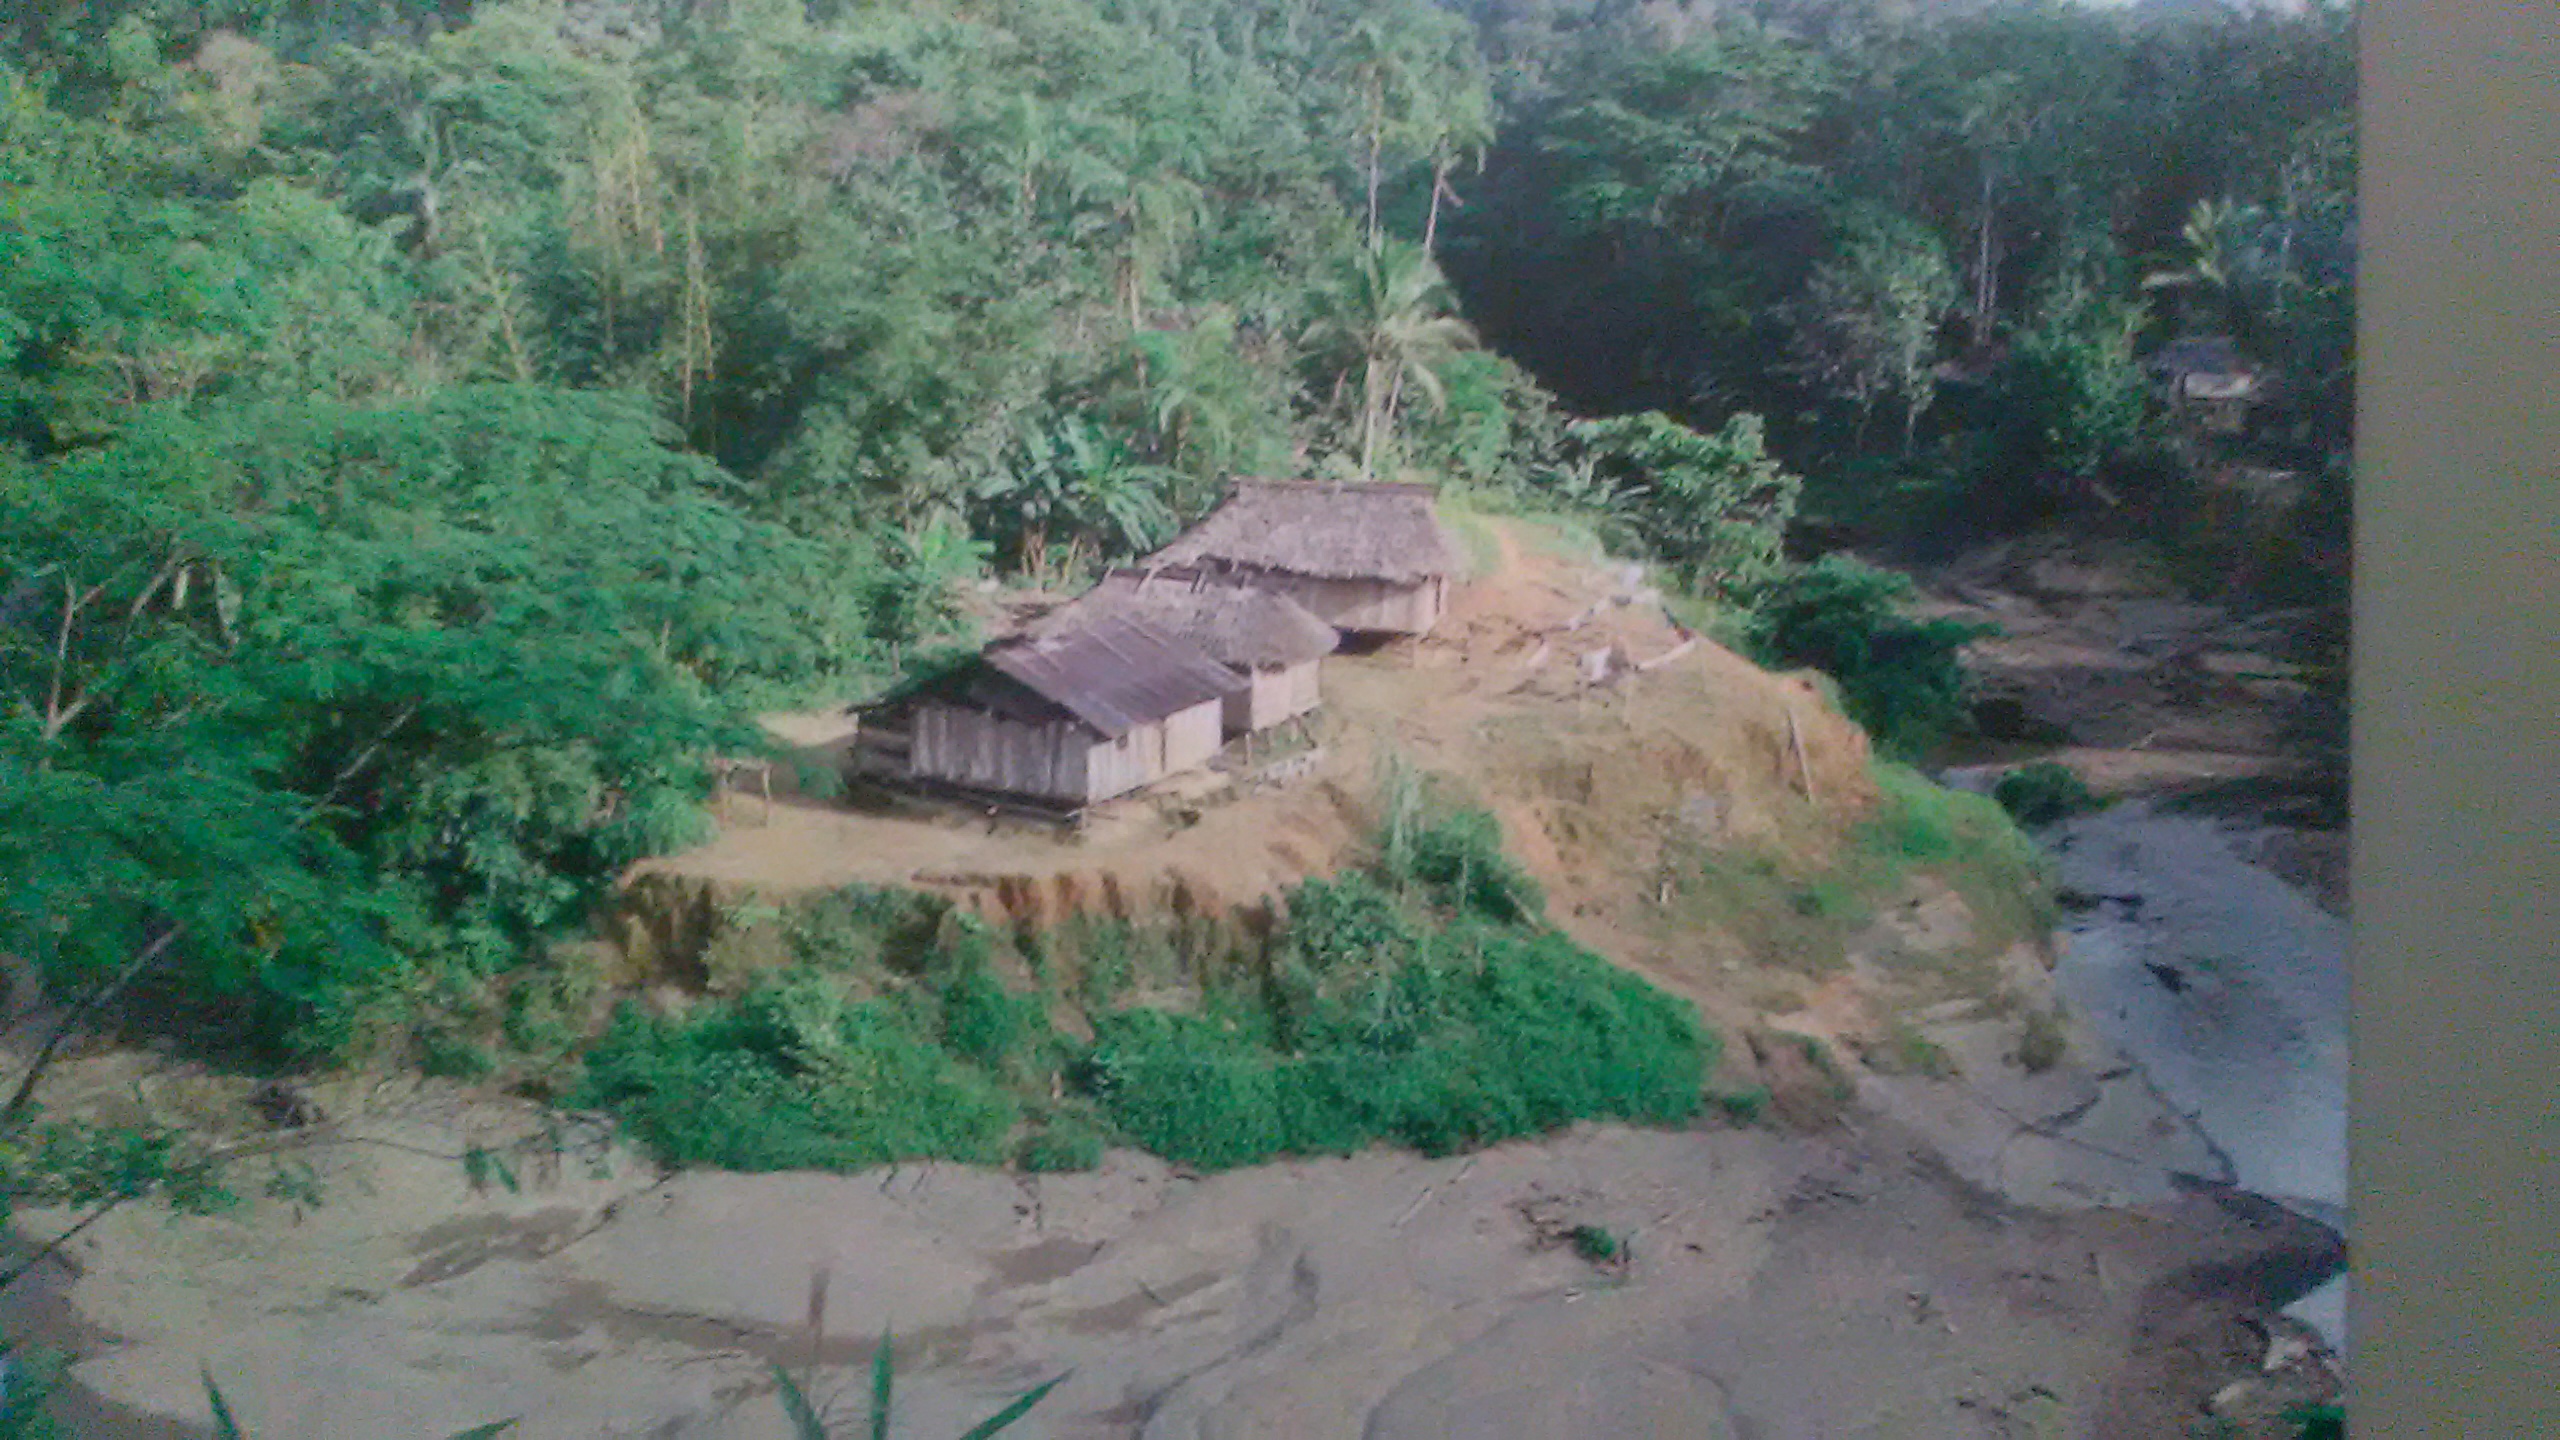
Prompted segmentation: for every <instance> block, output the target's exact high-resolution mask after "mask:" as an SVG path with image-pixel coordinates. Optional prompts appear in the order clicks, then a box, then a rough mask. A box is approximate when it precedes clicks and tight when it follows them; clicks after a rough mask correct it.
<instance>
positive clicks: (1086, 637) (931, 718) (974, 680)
mask: <svg viewBox="0 0 2560 1440" xmlns="http://www.w3.org/2000/svg"><path fill="white" fill-rule="evenodd" d="M1248 688H1249V685H1248V682H1247V681H1245V680H1244V679H1243V678H1241V677H1239V676H1238V675H1236V673H1235V672H1234V671H1232V670H1229V669H1228V668H1227V667H1226V666H1224V665H1221V664H1219V663H1218V662H1217V661H1215V660H1212V659H1210V658H1209V657H1208V656H1207V655H1205V654H1203V653H1201V651H1200V649H1199V647H1197V646H1195V645H1192V644H1190V643H1189V642H1187V641H1184V640H1182V639H1180V638H1178V637H1176V636H1173V635H1170V634H1167V633H1165V632H1164V631H1163V630H1161V629H1159V628H1157V627H1156V626H1153V625H1150V624H1148V623H1146V622H1145V621H1143V620H1139V619H1136V618H1133V617H1130V616H1127V615H1117V614H1099V615H1094V616H1091V617H1089V618H1087V619H1086V620H1084V621H1083V622H1081V623H1078V624H1075V625H1071V626H1063V627H1059V628H1057V629H1056V630H1054V631H1052V632H1050V633H1047V634H1043V635H1038V636H1034V637H1030V638H1026V639H1020V640H1012V641H1007V642H1004V643H1001V644H997V645H991V646H989V647H987V649H986V651H985V652H984V653H983V654H981V655H980V656H979V657H978V659H977V660H976V661H975V662H974V663H972V664H970V665H969V666H967V667H965V668H963V669H961V670H960V671H958V672H956V673H954V674H952V675H950V676H947V677H944V678H943V679H942V680H940V681H938V682H936V683H935V684H933V685H930V686H927V687H925V688H924V689H922V690H920V691H919V692H917V693H916V694H915V696H914V697H913V698H912V699H911V700H910V701H909V703H908V705H907V707H906V709H907V720H908V736H907V773H908V775H909V776H910V777H912V778H915V779H919V780H933V781H940V782H943V783H946V784H952V785H961V786H966V787H968V788H971V789H975V790H987V791H993V792H996V793H999V794H1007V795H1022V796H1030V797H1033V798H1036V799H1040V800H1046V801H1051V802H1064V803H1068V804H1073V805H1078V806H1082V805H1089V804H1092V803H1094V802H1096V801H1101V800H1108V799H1110V798H1111V797H1113V796H1115V795H1125V794H1127V793H1128V792H1130V791H1132V790H1135V789H1138V788H1139V787H1140V786H1143V785H1147V784H1149V783H1151V782H1153V781H1156V780H1159V779H1162V778H1163V777H1165V776H1167V775H1171V774H1175V773H1178V772H1180V771H1184V770H1190V769H1194V768H1196V767H1198V766H1201V765H1205V764H1207V763H1208V761H1209V759H1210V757H1211V756H1213V755H1215V754H1217V753H1218V748H1219V746H1220V745H1221V744H1222V743H1223V742H1224V739H1225V736H1224V733H1223V728H1222V720H1223V716H1224V713H1225V710H1226V706H1227V700H1228V697H1229V696H1232V695H1236V694H1239V693H1242V692H1244V691H1246V690H1247V689H1248Z"/></svg>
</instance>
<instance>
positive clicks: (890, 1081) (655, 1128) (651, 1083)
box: [573, 977, 1018, 1171]
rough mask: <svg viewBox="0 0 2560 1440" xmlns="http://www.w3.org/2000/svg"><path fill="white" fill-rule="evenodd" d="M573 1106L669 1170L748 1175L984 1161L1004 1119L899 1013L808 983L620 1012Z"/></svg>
mask: <svg viewBox="0 0 2560 1440" xmlns="http://www.w3.org/2000/svg"><path fill="white" fill-rule="evenodd" d="M573 1103H576V1104H579V1105H582V1106H586V1107H589V1108H594V1109H600V1110H605V1111H609V1112H611V1113H613V1114H614V1115H616V1116H618V1117H620V1118H621V1119H622V1121H623V1122H624V1123H625V1124H627V1125H628V1126H630V1127H631V1129H632V1131H633V1132H634V1133H635V1134H636V1135H637V1136H638V1137H639V1138H640V1140H641V1141H642V1142H643V1143H645V1144H647V1145H648V1146H649V1147H650V1148H651V1149H652V1150H653V1151H654V1152H656V1154H657V1155H658V1156H659V1158H660V1159H661V1160H663V1161H664V1162H665V1163H667V1164H669V1165H678V1166H710V1167H715V1168H719V1169H725V1170H749V1171H754V1170H799V1169H818V1170H852V1169H860V1168H862V1167H864V1166H868V1165H877V1164H884V1163H887V1162H889V1161H893V1160H909V1159H944V1160H964V1161H975V1162H990V1161H993V1160H996V1159H998V1158H1000V1156H1001V1155H1002V1153H1003V1150H1002V1146H1003V1140H1004V1137H1005V1135H1006V1133H1007V1132H1008V1131H1009V1130H1010V1129H1011V1128H1012V1126H1013V1123H1014V1120H1015V1117H1016V1114H1017V1113H1018V1112H1017V1107H1016V1104H1015V1102H1014V1101H1013V1099H1012V1098H1011V1097H1010V1096H1008V1095H1007V1094H1005V1093H1004V1092H1003V1091H1002V1090H1000V1089H999V1088H997V1086H996V1085H995V1084H994V1083H993V1082H991V1081H990V1080H989V1079H988V1078H987V1077H985V1076H984V1075H982V1074H979V1073H977V1072H974V1071H972V1070H970V1069H969V1068H967V1067H966V1066H964V1065H963V1064H961V1063H960V1062H959V1061H958V1060H957V1059H956V1058H955V1057H954V1056H953V1055H952V1054H951V1053H950V1052H948V1051H946V1050H944V1049H942V1048H940V1047H938V1046H936V1045H935V1044H934V1043H933V1042H932V1041H931V1040H930V1039H928V1038H927V1037H926V1036H924V1035H922V1034H919V1033H918V1032H917V1031H916V1029H915V1028H914V1026H913V1022H912V1021H911V1020H910V1019H909V1018H908V1017H907V1016H906V1015H905V1014H903V1013H901V1011H900V1008H899V1007H896V1006H893V1005H889V1004H886V1003H883V1002H879V1001H872V1002H865V1003H860V1004H856V1003H852V1002H849V1001H847V1000H846V999H845V998H844V997H843V996H842V995H841V994H840V993H838V992H837V991H835V990H833V989H832V988H830V987H828V986H827V985H825V984H823V983H817V982H815V981H813V980H812V979H811V978H809V977H798V978H793V979H789V980H783V981H778V982H772V983H768V984H767V985H765V986H763V987H760V988H758V989H756V990H754V991H751V992H749V993H748V994H747V995H746V996H744V997H742V998H740V999H738V1000H736V1001H726V1002H711V1003H706V1004H704V1005H702V1006H700V1007H698V1008H697V1009H696V1010H695V1011H693V1012H692V1013H690V1014H688V1015H686V1016H684V1017H682V1018H679V1019H659V1018H655V1017H652V1016H649V1015H647V1014H645V1013H643V1012H641V1011H640V1010H639V1009H638V1008H637V1007H636V1006H629V1005H626V1006H625V1007H624V1008H623V1010H622V1012H621V1013H620V1014H619V1015H618V1016H616V1018H615V1021H614V1024H613V1028H612V1029H611V1030H610V1031H608V1032H607V1033H606V1035H605V1037H604V1039H603V1041H602V1042H600V1043H599V1044H598V1045H597V1047H596V1049H595V1050H594V1051H593V1052H592V1053H590V1054H589V1056H588V1057H587V1074H586V1078H585V1081H584V1083H583V1084H582V1085H581V1086H580V1088H579V1090H578V1092H577V1094H576V1096H575V1099H574V1101H573Z"/></svg>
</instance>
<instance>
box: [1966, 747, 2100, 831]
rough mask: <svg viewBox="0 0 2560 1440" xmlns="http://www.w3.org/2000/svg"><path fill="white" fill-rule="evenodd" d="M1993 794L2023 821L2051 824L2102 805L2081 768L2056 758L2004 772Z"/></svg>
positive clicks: (2011, 814) (2013, 817)
mask: <svg viewBox="0 0 2560 1440" xmlns="http://www.w3.org/2000/svg"><path fill="white" fill-rule="evenodd" d="M1991 798H1992V799H1993V800H1995V801H1997V802H1998V803H1999V806H2000V808H2001V809H2003V810H2006V811H2008V812H2009V818H2011V819H2013V820H2015V821H2017V822H2018V823H2019V824H2021V825H2050V824H2052V823H2054V822H2055V821H2057V820H2066V819H2069V818H2070V817H2071V816H2074V815H2078V814H2081V813H2082V812H2084V811H2089V810H2095V809H2097V808H2098V806H2099V800H2098V797H2097V796H2095V795H2093V794H2091V793H2090V792H2089V787H2088V785H2087V784H2086V783H2085V782H2083V781H2082V780H2081V778H2080V774H2079V772H2078V771H2076V770H2073V769H2072V768H2071V767H2070V766H2068V765H2064V764H2061V763H2059V762H2057V761H2052V760H2039V761H2037V762H2036V763H2034V764H2032V765H2021V766H2019V767H2018V768H2017V769H2015V770H2012V771H2009V772H2008V773H2007V774H2005V775H2002V776H2001V777H2000V778H1999V780H1998V781H1997V782H1995V783H1994V784H1993V785H1992V787H1991Z"/></svg>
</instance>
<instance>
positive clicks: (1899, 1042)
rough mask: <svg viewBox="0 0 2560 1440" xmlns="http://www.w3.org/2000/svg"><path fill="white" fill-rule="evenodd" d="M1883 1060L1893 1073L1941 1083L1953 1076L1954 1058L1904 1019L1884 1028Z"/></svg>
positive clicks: (1944, 1048)
mask: <svg viewBox="0 0 2560 1440" xmlns="http://www.w3.org/2000/svg"><path fill="white" fill-rule="evenodd" d="M1883 1058H1884V1060H1885V1062H1886V1064H1885V1068H1886V1069H1888V1070H1890V1071H1891V1072H1892V1073H1895V1074H1901V1075H1919V1076H1922V1077H1924V1078H1927V1079H1930V1080H1944V1079H1946V1078H1947V1077H1949V1076H1951V1075H1953V1074H1955V1073H1956V1062H1955V1057H1954V1056H1952V1055H1949V1054H1948V1053H1947V1050H1946V1047H1945V1046H1943V1045H1940V1044H1939V1043H1938V1042H1937V1041H1935V1040H1932V1039H1930V1038H1929V1037H1928V1036H1926V1035H1923V1034H1921V1033H1920V1031H1919V1030H1918V1028H1916V1027H1915V1026H1913V1025H1912V1024H1911V1023H1910V1022H1908V1021H1904V1020H1897V1021H1895V1022H1893V1024H1892V1025H1890V1026H1888V1027H1887V1028H1886V1031H1885V1044H1884V1055H1883Z"/></svg>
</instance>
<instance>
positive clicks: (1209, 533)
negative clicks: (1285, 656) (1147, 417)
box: [1146, 480, 1460, 635]
mask: <svg viewBox="0 0 2560 1440" xmlns="http://www.w3.org/2000/svg"><path fill="white" fill-rule="evenodd" d="M1146 565H1147V567H1148V568H1150V569H1168V568H1179V569H1186V570H1193V571H1197V572H1200V573H1202V574H1205V575H1209V576H1212V577H1215V578H1218V579H1223V580H1232V581H1238V582H1242V583H1246V584H1251V585H1256V586H1260V587H1262V588H1264V589H1267V590H1272V591H1276V592H1278V593H1279V594H1283V595H1286V596H1288V597H1289V598H1290V599H1292V600H1294V601H1296V602H1298V604H1299V605H1301V606H1303V607H1305V608H1306V610H1307V611H1308V612H1309V613H1310V614H1312V615H1314V616H1315V617H1316V618H1317V619H1318V620H1321V621H1323V622H1324V623H1325V624H1327V625H1330V626H1332V627H1334V628H1335V629H1336V630H1341V631H1347V632H1352V633H1358V634H1371V635H1423V634H1428V633H1430V630H1431V627H1432V626H1434V625H1436V624H1438V623H1439V620H1440V612H1441V611H1442V610H1443V609H1444V608H1445V607H1446V606H1447V604H1448V600H1449V581H1450V579H1451V578H1452V577H1453V576H1455V575H1457V574H1458V573H1459V569H1460V567H1459V563H1458V553H1457V547H1456V546H1454V545H1452V544H1451V543H1450V542H1449V536H1448V532H1446V531H1445V530H1443V529H1441V527H1440V518H1439V515H1438V514H1437V513H1436V511H1435V510H1434V509H1433V506H1432V491H1431V487H1430V486H1428V485H1388V484H1373V485H1337V484H1329V483H1325V482H1322V481H1271V480H1248V481H1238V482H1237V483H1236V486H1235V489H1234V490H1233V492H1231V493H1230V494H1229V495H1228V496H1227V499H1226V502H1225V503H1224V504H1222V505H1220V506H1219V507H1218V508H1217V509H1215V510H1213V511H1211V512H1209V515H1208V517H1207V518H1206V519H1204V520H1202V521H1201V522H1200V523H1199V524H1197V525H1195V526H1193V527H1192V528H1191V529H1190V531H1189V532H1188V533H1186V534H1184V535H1183V536H1182V538H1180V539H1178V540H1176V541H1174V542H1173V543H1172V544H1170V545H1167V546H1166V547H1164V548H1163V549H1162V550H1159V551H1157V552H1156V553H1155V554H1154V555H1153V556H1151V557H1149V558H1148V560H1147V562H1146Z"/></svg>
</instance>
